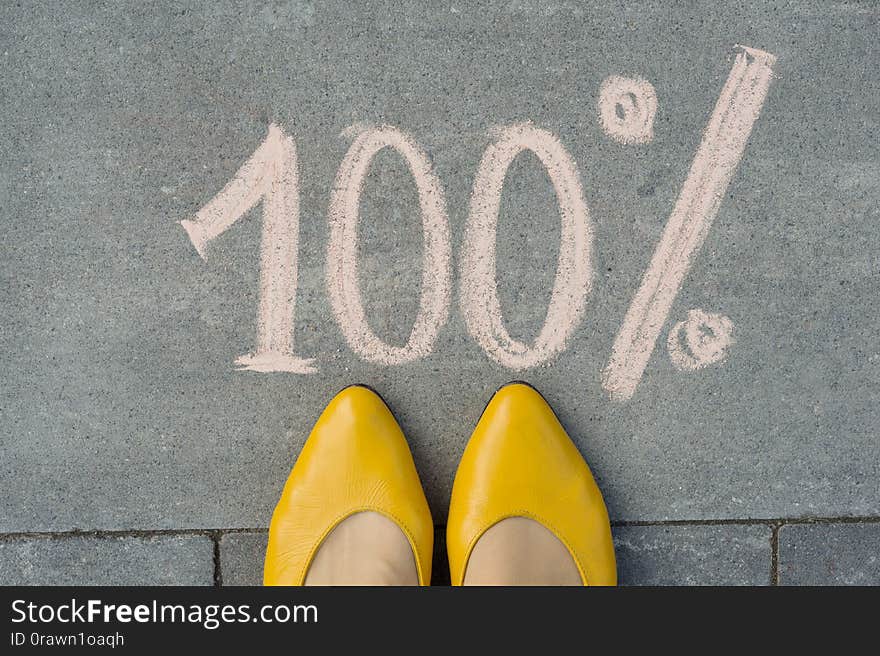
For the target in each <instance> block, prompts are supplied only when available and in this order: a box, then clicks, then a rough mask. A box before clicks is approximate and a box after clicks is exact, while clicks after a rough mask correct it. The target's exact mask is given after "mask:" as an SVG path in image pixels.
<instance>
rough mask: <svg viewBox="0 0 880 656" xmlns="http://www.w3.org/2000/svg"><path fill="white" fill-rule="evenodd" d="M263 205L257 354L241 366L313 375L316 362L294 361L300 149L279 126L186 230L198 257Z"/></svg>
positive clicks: (244, 358)
mask: <svg viewBox="0 0 880 656" xmlns="http://www.w3.org/2000/svg"><path fill="white" fill-rule="evenodd" d="M261 200H262V201H263V234H262V239H261V245H260V303H259V314H258V316H257V348H256V350H255V351H254V352H253V353H249V354H247V355H242V356H240V357H239V358H237V359H236V360H235V363H236V364H237V365H239V367H240V368H241V369H248V370H251V371H261V372H270V371H288V372H292V373H297V374H312V373H315V372H316V371H317V369H316V368H315V367H314V366H313V364H312V363H313V362H314V360H313V359H311V358H300V357H297V356H296V355H294V345H293V319H294V305H295V302H296V285H297V280H296V275H297V255H298V253H297V251H298V248H299V180H298V178H297V157H296V146H295V144H294V142H293V139H291V138H290V137H289V136H287V135H286V134H284V132H283V130H282V129H281V128H280V127H278V126H277V125H274V124H272V125H270V126H269V133H268V135H267V136H266V139H265V141H263V143H262V144H260V147H259V148H257V150H256V151H255V152H254V154H253V155H251V157H250V159H248V161H246V162H245V163H244V164H243V165H242V166H241V168H240V169H239V170H238V171H237V172H236V174H235V176H234V177H233V178H232V180H230V181H229V182H228V183H227V184H226V186H225V187H223V189H222V190H221V191H220V193H219V194H217V195H216V196H215V197H214V198H213V199H211V200H210V201H209V202H208V204H207V205H205V206H204V207H203V208H202V209H200V210H199V211H198V213H197V214H196V216H195V218H194V219H193V220H191V221H189V220H188V221H181V222H180V224H181V225H182V226H183V228H184V229H185V230H186V232H187V234H188V235H189V238H190V241H192V244H193V246H194V247H195V249H196V251H197V252H198V254H199V255H200V256H201V257H202V259H207V257H206V249H207V245H208V243H209V242H210V241H211V240H212V239H214V238H215V237H218V236H219V235H221V234H223V233H224V232H225V231H226V230H227V229H228V228H229V227H230V226H231V225H232V224H233V223H235V222H236V221H237V220H238V219H240V218H241V217H242V216H244V215H245V214H246V213H247V212H248V211H249V210H250V209H251V208H253V207H254V206H255V205H256V204H257V203H259V202H260V201H261Z"/></svg>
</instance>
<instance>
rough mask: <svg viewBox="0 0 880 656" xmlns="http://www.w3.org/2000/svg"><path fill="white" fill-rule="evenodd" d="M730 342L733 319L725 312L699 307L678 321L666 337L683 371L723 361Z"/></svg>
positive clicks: (731, 341) (675, 362) (670, 349)
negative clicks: (712, 311)
mask: <svg viewBox="0 0 880 656" xmlns="http://www.w3.org/2000/svg"><path fill="white" fill-rule="evenodd" d="M682 336H683V337H684V340H682ZM682 341H683V342H684V343H682ZM731 344H733V322H732V321H731V320H730V319H729V318H728V317H725V316H724V315H723V314H713V313H710V312H706V311H705V310H700V309H694V310H691V311H690V312H688V316H687V319H685V320H684V321H679V322H678V323H677V324H675V325H674V326H673V327H672V330H670V331H669V337H668V338H667V340H666V347H667V349H668V351H669V358H670V359H671V360H672V364H674V365H675V366H676V367H677V368H678V369H681V370H682V371H694V370H696V369H702V368H703V367H707V366H709V365H710V364H714V363H716V362H722V361H723V360H724V358H725V357H726V355H727V349H728V348H729V347H730V345H731Z"/></svg>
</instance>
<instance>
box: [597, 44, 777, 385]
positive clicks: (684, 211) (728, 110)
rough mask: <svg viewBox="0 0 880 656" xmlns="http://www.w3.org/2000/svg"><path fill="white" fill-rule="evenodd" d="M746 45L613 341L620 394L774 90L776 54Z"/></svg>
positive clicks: (634, 380) (634, 377)
mask: <svg viewBox="0 0 880 656" xmlns="http://www.w3.org/2000/svg"><path fill="white" fill-rule="evenodd" d="M739 48H740V52H738V53H737V55H736V60H735V61H734V64H733V68H732V69H731V71H730V74H729V75H728V77H727V81H726V82H725V84H724V88H723V89H722V90H721V95H720V96H719V97H718V101H717V102H716V104H715V109H714V110H713V112H712V116H711V118H710V119H709V124H708V126H707V127H706V130H705V132H704V133H703V138H702V140H701V141H700V145H699V147H698V148H697V153H696V155H695V156H694V160H693V163H692V164H691V168H690V171H689V172H688V176H687V179H686V180H685V182H684V185H683V186H682V188H681V192H680V193H679V196H678V200H677V201H676V203H675V207H674V208H673V210H672V214H671V215H670V217H669V221H668V222H667V223H666V227H665V229H664V230H663V235H662V236H661V237H660V242H659V243H658V244H657V247H656V248H655V250H654V255H653V256H652V257H651V262H650V264H649V265H648V269H647V270H646V271H645V274H644V275H643V276H642V282H641V284H640V285H639V288H638V290H637V291H636V295H635V296H634V297H633V300H632V303H631V304H630V306H629V310H627V313H626V316H625V317H624V320H623V324H622V325H621V327H620V330H619V331H618V333H617V337H616V338H615V340H614V345H613V346H612V348H611V359H610V360H609V362H608V365H607V366H606V367H605V369H604V370H603V371H602V386H603V387H604V388H605V391H606V392H608V393H609V395H610V396H611V398H612V399H613V400H617V401H625V400H627V399H629V398H631V397H632V395H633V394H634V393H635V389H636V386H638V384H639V381H640V380H641V379H642V375H643V374H644V372H645V367H646V366H647V364H648V360H649V359H650V358H651V353H652V352H653V351H654V346H655V344H656V343H657V337H658V336H659V334H660V331H661V330H662V329H663V325H664V324H665V323H666V319H667V318H668V316H669V311H670V309H671V308H672V303H673V301H674V300H675V297H676V296H677V295H678V290H679V289H680V288H681V285H682V283H683V282H684V278H685V276H686V275H687V272H688V271H689V270H690V267H691V264H692V263H693V260H694V258H695V257H696V254H697V252H698V251H699V250H700V247H701V246H702V245H703V242H704V241H705V240H706V235H708V233H709V229H710V228H711V226H712V222H713V221H714V220H715V217H716V216H717V215H718V210H719V208H720V206H721V200H722V199H723V198H724V194H725V192H726V191H727V187H728V185H729V184H730V181H731V179H732V178H733V175H734V173H735V172H736V168H737V165H738V164H739V161H740V159H741V158H742V156H743V152H744V151H745V147H746V142H747V141H748V138H749V134H750V133H751V131H752V126H753V125H754V124H755V121H756V120H757V118H758V114H759V113H760V112H761V107H762V106H763V104H764V100H765V98H766V97H767V91H768V89H769V87H770V80H771V76H772V67H773V64H774V62H775V61H776V58H775V57H774V56H773V55H771V54H770V53H768V52H764V51H763V50H756V49H754V48H747V47H743V46H739Z"/></svg>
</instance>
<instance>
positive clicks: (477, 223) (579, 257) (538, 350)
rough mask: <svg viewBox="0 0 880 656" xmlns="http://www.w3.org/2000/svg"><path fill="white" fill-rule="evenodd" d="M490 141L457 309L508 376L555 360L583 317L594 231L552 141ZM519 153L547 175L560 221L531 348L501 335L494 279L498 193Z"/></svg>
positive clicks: (522, 137)
mask: <svg viewBox="0 0 880 656" xmlns="http://www.w3.org/2000/svg"><path fill="white" fill-rule="evenodd" d="M495 136H496V141H495V143H493V144H491V145H490V146H489V147H488V148H487V149H486V152H485V153H484V154H483V159H482V161H481V162H480V166H479V169H478V170H477V176H476V179H475V181H474V190H473V195H472V196H471V202H470V212H469V214H468V220H467V227H466V229H465V237H464V246H463V250H462V255H461V305H462V311H463V314H464V319H465V323H466V324H467V328H468V332H470V334H471V335H472V336H473V338H474V339H475V340H476V341H477V343H478V344H479V345H480V346H482V347H483V350H484V351H485V352H486V354H487V355H489V357H491V358H492V359H493V360H495V361H496V362H498V363H499V364H502V365H504V366H505V367H508V368H510V369H526V368H528V367H534V366H536V365H539V364H541V363H543V362H546V361H547V360H549V359H550V358H551V357H553V356H555V355H556V354H558V353H560V352H561V351H562V350H563V349H564V348H565V342H566V340H567V339H568V337H569V336H570V335H571V334H572V333H573V332H574V330H575V328H577V325H578V323H579V322H580V320H581V318H582V317H583V314H584V310H585V308H586V299H587V295H588V294H589V293H590V288H591V286H592V259H591V258H592V244H593V231H592V225H591V222H590V214H589V212H588V211H587V204H586V201H585V200H584V194H583V190H582V189H581V184H580V174H579V173H578V170H577V165H576V164H575V162H574V160H573V159H572V158H571V156H570V155H569V154H568V152H566V150H565V147H564V146H563V145H562V144H561V143H560V141H559V140H558V139H557V138H556V137H555V136H553V135H552V134H551V133H550V132H547V131H546V130H542V129H539V128H536V127H535V126H533V125H531V124H528V123H525V124H520V125H512V126H509V127H506V128H503V129H501V130H499V131H498V132H497V134H496V135H495ZM523 150H530V151H532V152H533V153H534V154H535V155H537V156H538V158H539V159H540V160H541V162H542V163H543V164H544V166H545V167H546V169H547V174H548V176H549V177H550V180H551V181H552V182H553V188H554V189H555V191H556V198H557V200H558V203H559V212H560V215H561V218H562V235H561V237H560V244H559V260H558V262H557V265H556V279H555V281H554V283H553V292H552V294H551V296H550V305H549V306H548V307H547V317H546V319H545V320H544V325H543V326H542V327H541V332H540V333H539V334H538V337H537V338H536V339H535V342H534V344H533V345H531V346H527V345H526V344H523V343H522V342H519V341H517V340H514V339H513V338H512V337H511V336H510V334H509V333H508V332H507V329H506V328H505V327H504V323H503V321H502V317H501V303H500V302H499V300H498V286H497V282H496V279H495V274H496V271H495V242H496V232H497V227H498V211H499V208H500V205H501V188H502V186H503V185H504V177H505V175H506V174H507V169H508V168H509V167H510V164H511V163H512V162H513V160H514V158H515V157H516V156H517V155H518V154H519V153H520V152H522V151H523Z"/></svg>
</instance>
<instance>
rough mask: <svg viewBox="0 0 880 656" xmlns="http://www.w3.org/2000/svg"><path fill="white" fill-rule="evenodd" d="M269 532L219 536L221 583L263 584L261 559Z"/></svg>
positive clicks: (231, 584)
mask: <svg viewBox="0 0 880 656" xmlns="http://www.w3.org/2000/svg"><path fill="white" fill-rule="evenodd" d="M268 541H269V534H268V533H267V532H266V531H260V532H258V533H227V534H225V535H223V536H222V537H221V538H220V572H221V576H222V581H223V585H226V586H236V585H263V559H264V558H265V556H266V544H267V543H268Z"/></svg>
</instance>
